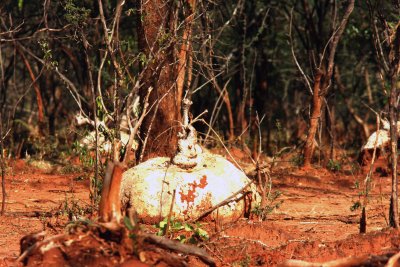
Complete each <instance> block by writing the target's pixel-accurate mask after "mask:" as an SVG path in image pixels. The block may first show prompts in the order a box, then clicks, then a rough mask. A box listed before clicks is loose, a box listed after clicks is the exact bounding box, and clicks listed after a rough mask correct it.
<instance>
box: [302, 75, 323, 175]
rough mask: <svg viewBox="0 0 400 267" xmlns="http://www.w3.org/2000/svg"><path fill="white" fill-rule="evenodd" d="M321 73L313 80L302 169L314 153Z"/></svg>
mask: <svg viewBox="0 0 400 267" xmlns="http://www.w3.org/2000/svg"><path fill="white" fill-rule="evenodd" d="M321 77H322V72H321V71H318V72H317V74H316V75H315V78H314V88H313V105H312V111H311V117H310V128H309V130H308V135H307V140H306V144H305V146H304V163H303V167H304V168H309V167H310V166H311V158H312V155H313V152H314V139H315V134H316V132H317V127H318V122H319V118H320V117H321V104H322V97H321V96H320V88H321Z"/></svg>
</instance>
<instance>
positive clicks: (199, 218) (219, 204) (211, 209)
mask: <svg viewBox="0 0 400 267" xmlns="http://www.w3.org/2000/svg"><path fill="white" fill-rule="evenodd" d="M252 183H253V181H250V182H248V183H247V184H246V185H245V186H244V187H243V188H242V189H240V190H239V191H237V192H235V193H233V194H232V195H231V196H229V197H228V198H226V199H225V200H223V201H221V202H220V203H218V204H217V205H215V206H213V207H211V208H209V209H208V210H206V211H205V212H203V213H202V214H200V216H198V217H197V218H195V219H191V220H189V221H188V222H189V223H191V222H197V221H199V220H201V219H202V218H204V217H206V216H207V215H208V214H210V213H211V212H213V211H214V210H216V209H218V208H219V207H222V206H224V205H226V204H228V203H230V202H232V201H239V200H240V199H242V198H243V197H244V196H245V195H246V194H247V193H248V192H247V193H245V194H243V196H241V197H239V198H236V199H234V197H236V196H237V195H239V194H240V193H243V192H244V191H245V190H246V189H247V187H249V186H250V185H251V184H252Z"/></svg>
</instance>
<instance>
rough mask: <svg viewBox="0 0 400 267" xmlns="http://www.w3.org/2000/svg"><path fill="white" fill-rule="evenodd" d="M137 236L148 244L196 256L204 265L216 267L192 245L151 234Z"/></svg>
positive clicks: (204, 253) (207, 256)
mask: <svg viewBox="0 0 400 267" xmlns="http://www.w3.org/2000/svg"><path fill="white" fill-rule="evenodd" d="M139 236H142V237H144V239H145V241H148V242H150V243H153V244H155V245H158V246H160V247H163V248H166V249H171V250H175V251H179V252H181V253H185V254H190V255H194V256H197V257H199V258H200V259H201V260H202V261H203V262H204V263H206V264H208V265H209V266H216V264H215V261H214V259H212V258H211V257H210V256H209V255H208V253H207V252H205V251H204V250H203V249H201V248H198V247H195V246H192V245H186V244H182V243H179V242H177V241H174V240H171V239H168V238H165V237H160V236H155V235H152V234H140V235H139Z"/></svg>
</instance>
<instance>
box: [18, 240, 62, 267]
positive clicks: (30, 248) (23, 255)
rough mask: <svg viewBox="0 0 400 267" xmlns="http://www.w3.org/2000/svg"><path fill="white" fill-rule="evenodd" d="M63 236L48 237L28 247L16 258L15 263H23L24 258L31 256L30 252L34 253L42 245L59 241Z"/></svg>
mask: <svg viewBox="0 0 400 267" xmlns="http://www.w3.org/2000/svg"><path fill="white" fill-rule="evenodd" d="M65 236H66V234H59V235H55V236H50V237H48V238H46V239H44V240H42V241H39V242H36V243H35V244H33V245H32V246H30V247H29V248H28V249H27V250H25V251H24V252H23V253H22V254H21V256H19V257H18V259H17V262H21V261H23V260H24V259H25V258H26V257H28V256H29V255H31V254H32V252H34V251H35V250H36V249H38V248H39V247H41V246H43V245H44V244H46V243H49V242H54V241H57V240H60V239H62V238H63V237H65Z"/></svg>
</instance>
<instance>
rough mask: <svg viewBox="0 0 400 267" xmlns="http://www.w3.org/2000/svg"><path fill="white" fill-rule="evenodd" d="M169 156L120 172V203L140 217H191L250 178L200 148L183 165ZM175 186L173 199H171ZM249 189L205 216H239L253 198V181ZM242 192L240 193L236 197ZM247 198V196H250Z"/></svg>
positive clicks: (227, 218) (148, 219) (151, 219)
mask: <svg viewBox="0 0 400 267" xmlns="http://www.w3.org/2000/svg"><path fill="white" fill-rule="evenodd" d="M170 161H171V160H170V158H166V157H158V158H153V159H150V160H148V161H146V162H144V163H142V164H139V165H137V166H136V167H134V168H132V169H129V170H128V171H126V172H125V173H124V174H123V178H122V185H121V197H122V203H123V205H128V206H129V207H130V208H133V209H134V210H135V211H136V212H137V214H138V216H139V218H140V219H142V220H143V221H145V222H152V223H153V222H156V221H159V220H160V219H162V218H165V217H167V216H168V215H169V212H170V208H171V203H172V201H173V210H172V213H171V215H172V216H173V217H174V218H175V219H178V220H190V219H195V218H197V217H199V216H200V215H202V214H203V213H204V212H205V211H206V210H208V209H210V208H211V207H214V206H215V205H217V204H219V203H220V202H222V201H224V200H226V199H227V198H229V197H230V196H232V195H233V194H234V193H236V192H238V191H239V190H241V189H242V188H244V187H245V186H246V185H247V184H248V183H249V182H250V180H249V179H248V178H247V176H246V175H245V174H244V173H243V172H242V171H240V170H239V169H238V168H236V167H235V166H234V165H233V164H232V163H230V162H229V161H228V160H226V159H225V158H223V157H221V156H219V155H215V154H211V153H208V152H204V153H202V154H201V159H199V163H198V164H197V165H196V166H195V167H193V168H191V169H190V170H188V169H183V168H181V167H179V166H177V165H175V164H172V163H170ZM174 190H175V199H174V200H172V196H173V192H174ZM247 191H252V192H251V193H250V194H249V195H248V196H250V197H244V198H242V199H241V200H239V201H237V202H236V201H232V202H230V203H228V204H227V205H224V206H222V207H220V208H218V209H217V210H215V211H213V212H212V213H211V214H210V215H209V216H210V217H208V218H210V219H217V220H220V221H233V220H236V219H239V218H240V217H243V215H244V214H245V212H248V211H249V210H250V208H251V203H249V202H253V203H254V202H255V201H256V199H255V198H256V193H255V192H256V190H255V186H254V184H252V185H250V186H249V187H248V188H247ZM240 196H243V195H242V194H239V195H237V196H236V197H240ZM250 199H251V200H250Z"/></svg>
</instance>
